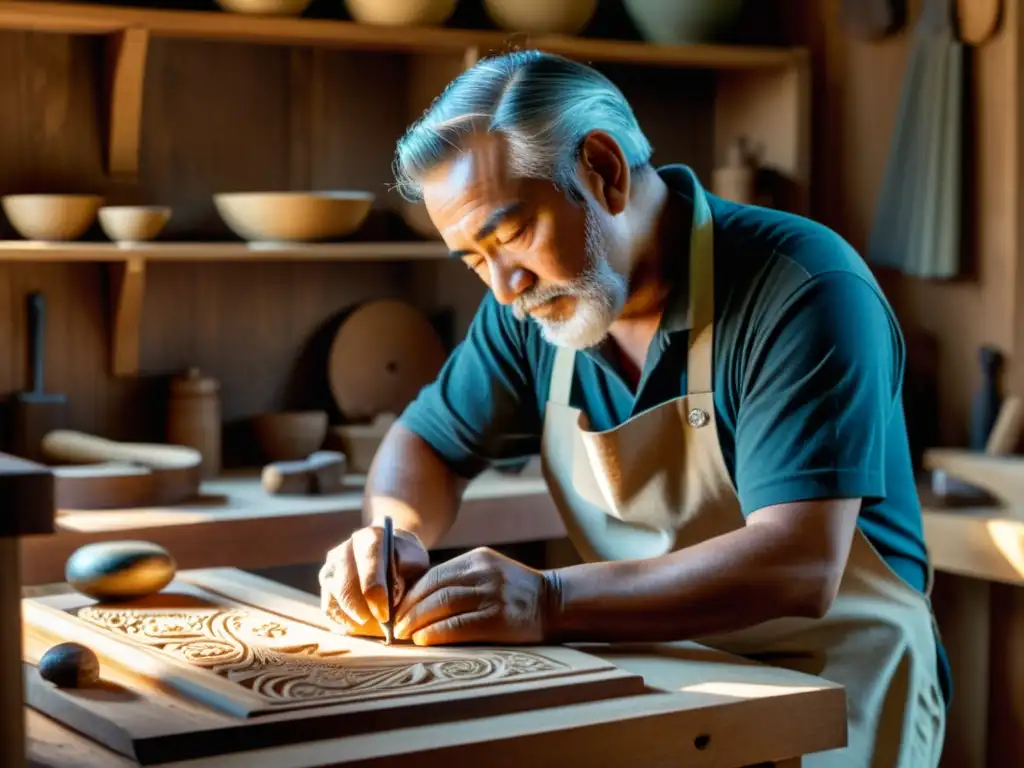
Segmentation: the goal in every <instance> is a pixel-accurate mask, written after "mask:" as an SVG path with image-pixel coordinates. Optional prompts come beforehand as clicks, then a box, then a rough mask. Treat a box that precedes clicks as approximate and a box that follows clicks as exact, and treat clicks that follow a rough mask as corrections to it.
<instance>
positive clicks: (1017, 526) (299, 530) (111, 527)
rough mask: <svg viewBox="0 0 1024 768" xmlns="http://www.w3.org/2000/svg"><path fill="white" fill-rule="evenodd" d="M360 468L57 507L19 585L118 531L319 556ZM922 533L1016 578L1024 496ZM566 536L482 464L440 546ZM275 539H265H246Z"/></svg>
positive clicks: (287, 557) (527, 475)
mask: <svg viewBox="0 0 1024 768" xmlns="http://www.w3.org/2000/svg"><path fill="white" fill-rule="evenodd" d="M363 479H364V478H363V476H362V475H350V476H349V478H348V481H347V484H348V487H349V489H350V490H347V491H345V492H344V493H339V494H334V495H330V496H319V497H317V496H311V497H284V496H282V497H275V496H271V495H269V494H267V493H266V492H265V491H264V490H263V489H262V488H261V487H260V484H259V478H258V476H257V474H255V473H253V472H249V473H238V474H235V475H228V476H225V477H222V478H219V479H217V480H215V481H211V482H206V483H204V484H203V486H202V494H203V495H202V497H201V498H200V500H198V501H197V502H194V503H191V504H182V505H179V506H176V507H170V508H150V509H135V510H111V511H89V512H73V513H62V514H61V515H60V517H59V518H58V523H57V533H56V534H54V535H49V536H39V537H29V538H26V539H24V540H23V541H22V545H21V547H22V563H21V574H22V584H23V585H26V586H27V585H35V584H47V583H53V582H57V581H62V580H63V578H64V563H65V561H66V560H67V558H68V556H69V555H70V554H71V553H72V552H73V551H74V550H75V549H76V548H77V547H79V546H81V545H83V544H87V543H90V542H93V541H100V540H104V539H109V538H112V537H116V538H130V539H145V540H148V541H153V542H155V543H157V544H160V545H161V546H164V547H166V548H167V549H168V550H169V551H170V552H171V553H172V554H173V555H174V556H175V558H176V559H177V560H178V564H179V566H180V567H182V568H206V567H212V566H234V567H236V568H249V569H258V568H271V567H275V566H283V565H298V564H308V563H318V562H321V561H322V560H323V557H324V555H325V554H326V552H327V550H328V549H330V547H332V546H333V545H334V544H337V543H339V542H341V541H342V540H344V539H345V538H346V537H347V536H348V535H349V534H350V533H351V532H352V531H354V530H355V529H356V528H358V527H359V526H360V525H361V524H362V522H361V511H360V510H361V505H362V482H363ZM922 498H923V499H925V503H924V531H925V539H926V541H927V544H928V549H929V553H930V555H931V557H932V561H933V563H934V566H935V569H936V570H937V571H940V572H946V573H952V574H956V575H960V576H970V577H972V578H977V579H983V580H987V581H996V582H1003V583H1008V584H1017V585H1024V504H1022V505H1021V506H1019V507H995V506H990V507H977V508H959V509H955V508H954V509H947V508H942V507H940V506H938V505H936V504H934V503H932V502H931V501H930V500H929V499H927V498H926V496H925V495H924V494H923V495H922ZM564 536H565V528H564V527H563V525H562V522H561V520H560V519H559V517H558V513H557V511H556V510H555V508H554V505H553V503H552V502H551V498H550V496H549V495H548V492H547V487H546V486H545V484H544V480H543V478H542V477H541V476H540V473H539V471H538V469H537V468H536V465H534V466H533V467H531V468H530V469H528V470H527V471H526V472H524V473H523V474H521V475H507V474H502V473H500V472H496V471H490V472H485V473H483V474H482V475H480V477H478V478H477V479H476V480H474V481H473V482H472V483H471V484H470V486H469V488H468V489H467V491H466V495H465V500H464V502H463V505H462V508H461V510H460V512H459V517H458V520H457V522H456V524H455V526H454V527H453V528H452V530H451V531H450V532H449V534H448V536H447V537H445V539H444V540H443V541H442V542H441V543H440V545H439V546H440V547H441V548H447V547H474V546H481V545H490V546H498V545H502V544H512V543H518V542H524V541H546V540H553V539H560V538H562V537H564ZM269 541H272V542H274V545H273V546H272V547H268V546H253V542H269Z"/></svg>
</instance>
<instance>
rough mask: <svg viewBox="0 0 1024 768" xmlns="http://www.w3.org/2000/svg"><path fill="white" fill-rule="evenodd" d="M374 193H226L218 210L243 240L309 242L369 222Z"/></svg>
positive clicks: (341, 234)
mask: <svg viewBox="0 0 1024 768" xmlns="http://www.w3.org/2000/svg"><path fill="white" fill-rule="evenodd" d="M374 198H375V195H374V194H373V193H372V192H360V191H343V192H223V193H221V194H218V195H214V196H213V202H214V205H215V206H216V207H217V212H218V213H219V214H220V217H221V218H222V219H223V220H224V223H225V224H227V225H228V226H229V227H230V228H231V231H232V232H234V233H235V234H236V235H238V236H239V237H241V238H242V239H243V240H255V241H262V242H285V243H289V242H308V241H314V240H330V239H334V238H339V237H345V236H347V235H351V234H352V233H353V232H355V231H356V230H357V229H359V227H361V226H362V225H363V222H365V221H366V217H367V216H368V215H369V214H370V208H371V207H372V206H373V201H374Z"/></svg>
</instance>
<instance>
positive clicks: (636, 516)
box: [541, 173, 945, 768]
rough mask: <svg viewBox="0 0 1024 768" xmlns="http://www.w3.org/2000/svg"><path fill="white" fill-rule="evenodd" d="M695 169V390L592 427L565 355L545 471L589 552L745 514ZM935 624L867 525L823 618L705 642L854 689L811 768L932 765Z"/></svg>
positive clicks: (606, 556)
mask: <svg viewBox="0 0 1024 768" xmlns="http://www.w3.org/2000/svg"><path fill="white" fill-rule="evenodd" d="M691 179H692V184H693V189H694V201H693V202H694V214H693V216H694V222H693V228H692V233H691V246H690V254H691V258H690V293H691V296H690V314H691V325H690V328H691V330H690V348H689V357H688V368H687V393H686V395H684V396H682V397H679V398H676V399H675V400H672V401H669V402H667V403H665V404H663V405H660V406H657V407H655V408H652V409H650V410H648V411H644V412H643V413H640V414H637V415H636V416H634V417H633V418H631V419H629V420H628V421H626V422H625V423H623V424H622V425H620V426H618V427H615V428H613V429H610V430H607V431H604V432H593V431H590V430H589V422H588V421H587V417H586V415H585V414H583V413H581V412H580V411H579V410H577V409H574V408H572V407H570V406H569V394H570V391H571V389H572V379H573V367H574V362H575V352H574V351H573V350H569V349H564V348H560V349H559V350H558V351H557V353H556V359H555V365H554V371H553V374H552V378H551V393H550V396H549V401H548V404H547V411H546V416H545V422H544V434H543V439H542V451H541V453H542V460H543V466H544V474H545V478H546V480H547V483H548V486H549V489H550V492H551V495H552V497H553V499H554V501H555V504H556V506H557V507H558V509H559V511H560V513H561V516H562V519H563V521H564V523H565V526H566V529H567V531H568V533H569V537H570V539H571V540H572V542H573V544H574V546H575V547H576V549H577V551H578V553H579V554H580V556H581V557H582V558H583V559H585V560H588V561H596V560H621V559H636V558H646V557H656V556H659V555H663V554H666V553H668V552H671V551H675V550H678V549H681V548H683V547H686V546H689V545H691V544H695V543H697V542H700V541H703V540H706V539H708V538H710V537H713V536H717V535H720V534H723V533H726V532H729V531H733V530H736V529H738V528H740V527H742V526H743V525H744V524H745V522H744V518H743V515H742V512H741V510H740V504H739V499H738V497H737V494H736V490H735V489H734V487H733V484H732V479H731V478H730V476H729V472H728V470H727V468H726V465H725V461H724V459H723V457H722V451H721V447H720V445H719V442H718V433H717V428H716V424H715V407H714V392H713V390H712V372H713V365H712V362H713V361H712V350H713V338H714V275H713V268H714V259H713V254H714V250H713V243H712V232H713V223H712V220H711V212H710V209H709V208H708V204H707V200H706V198H705V196H704V193H703V191H702V189H701V187H700V183H699V181H698V180H697V179H696V177H694V176H693V174H692V173H691ZM930 581H931V579H930V575H929V582H930ZM929 588H930V585H929ZM935 631H936V630H935V629H934V621H933V616H932V613H931V609H930V607H929V604H928V602H927V600H926V599H925V598H924V597H923V596H922V595H921V594H920V593H919V592H917V591H915V590H914V589H913V588H912V587H910V586H909V585H908V584H906V583H905V582H904V581H903V580H902V579H900V578H899V576H897V575H896V574H895V572H893V571H892V570H891V568H890V567H889V566H888V565H887V564H886V563H885V561H883V560H882V558H881V557H880V556H879V555H878V553H877V552H876V551H875V549H874V548H873V547H872V545H871V543H870V542H869V541H868V540H867V539H866V538H865V537H864V535H863V534H862V533H861V532H860V530H859V529H858V530H857V532H856V534H855V536H854V540H853V544H852V546H851V549H850V555H849V560H848V562H847V566H846V571H845V573H844V575H843V578H842V581H841V584H840V588H839V593H838V596H837V597H836V599H835V602H834V603H833V605H832V607H831V609H830V610H829V611H828V613H827V614H826V615H825V616H824V617H823V618H821V619H802V618H795V619H777V620H773V621H768V622H764V623H762V624H760V625H758V626H755V627H753V628H751V629H747V630H742V631H739V632H734V633H729V634H726V635H722V636H716V637H702V638H699V640H700V642H702V643H704V644H706V645H709V646H712V647H715V648H719V649H721V650H724V651H728V652H730V653H735V654H739V655H743V656H749V657H754V658H760V659H762V660H764V661H766V662H767V663H770V664H773V665H775V666H780V667H787V668H790V669H795V670H799V671H801V672H806V673H809V674H814V675H819V676H821V677H823V678H825V679H827V680H831V681H833V682H836V683H839V684H841V685H843V686H844V687H845V689H846V694H847V718H848V740H847V744H848V746H847V747H845V748H843V749H838V750H830V751H828V752H822V753H820V754H818V755H813V756H809V757H807V758H805V759H804V765H805V766H814V767H821V768H824V767H825V766H828V768H837V767H838V766H844V767H846V766H848V767H849V768H861V766H863V767H864V768H867V766H871V767H872V768H887V767H888V766H899V768H933V767H934V766H937V765H938V761H939V755H940V753H941V751H942V742H943V732H944V729H945V705H944V703H943V700H942V696H941V692H940V689H939V682H938V672H937V668H936V654H937V651H936V647H935V637H936V635H935ZM688 639H693V638H688Z"/></svg>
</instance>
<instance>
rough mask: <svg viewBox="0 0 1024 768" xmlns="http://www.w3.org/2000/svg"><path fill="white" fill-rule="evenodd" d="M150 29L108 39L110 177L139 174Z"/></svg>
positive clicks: (126, 177) (135, 29)
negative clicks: (143, 98)
mask: <svg viewBox="0 0 1024 768" xmlns="http://www.w3.org/2000/svg"><path fill="white" fill-rule="evenodd" d="M148 51H149V30H148V29H145V28H142V27H132V28H129V29H123V30H120V31H118V32H112V33H111V34H109V35H107V40H106V104H105V108H106V118H107V123H106V129H107V135H106V163H107V175H108V176H110V177H112V178H117V179H121V180H126V181H131V180H134V179H135V178H136V177H137V176H138V173H139V141H140V137H141V134H142V96H143V89H144V86H145V80H146V56H147V53H148Z"/></svg>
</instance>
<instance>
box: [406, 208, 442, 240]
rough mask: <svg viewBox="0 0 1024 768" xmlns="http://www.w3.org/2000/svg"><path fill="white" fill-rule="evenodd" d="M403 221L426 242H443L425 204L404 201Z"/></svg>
mask: <svg viewBox="0 0 1024 768" xmlns="http://www.w3.org/2000/svg"><path fill="white" fill-rule="evenodd" d="M402 219H403V220H404V221H405V223H406V226H408V227H409V229H411V230H412V231H413V232H415V233H416V234H417V235H419V236H420V237H422V238H425V239H426V240H441V239H442V238H441V233H440V232H438V231H437V227H435V226H434V222H433V221H432V220H431V218H430V214H429V213H427V206H425V205H424V204H423V203H413V202H410V201H408V200H403V201H402Z"/></svg>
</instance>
